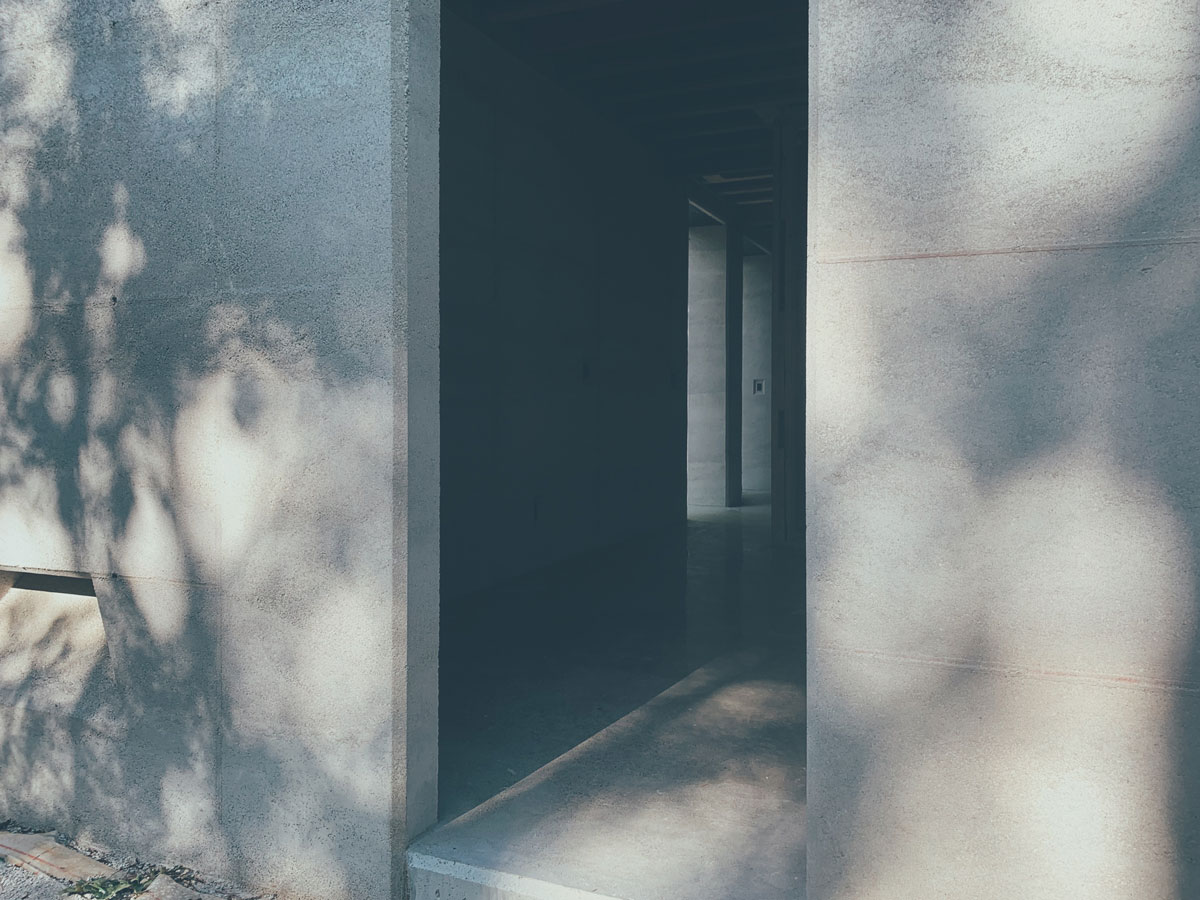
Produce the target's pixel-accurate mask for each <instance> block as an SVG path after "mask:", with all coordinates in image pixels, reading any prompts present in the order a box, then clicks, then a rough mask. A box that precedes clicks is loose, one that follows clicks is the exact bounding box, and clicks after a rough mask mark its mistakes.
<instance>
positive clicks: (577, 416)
mask: <svg viewBox="0 0 1200 900" xmlns="http://www.w3.org/2000/svg"><path fill="white" fill-rule="evenodd" d="M447 22H448V24H447V25H446V35H445V40H444V44H443V46H444V67H443V80H444V94H443V135H444V137H443V158H442V180H443V185H444V193H443V205H442V221H443V232H442V254H443V267H442V295H443V298H444V299H443V303H442V429H443V448H444V450H443V467H444V474H443V479H442V484H443V491H442V546H443V550H444V553H445V554H447V555H446V556H445V558H444V565H443V578H444V584H443V593H444V597H445V599H446V602H447V604H453V602H454V601H453V598H455V597H460V596H462V595H465V594H467V593H469V592H472V591H477V590H479V589H481V588H484V587H486V586H488V585H491V584H494V583H496V582H499V581H502V580H504V579H509V578H512V577H514V576H517V575H520V574H522V573H525V572H529V571H531V570H534V569H539V568H541V567H545V566H548V565H550V564H552V563H555V562H557V561H560V560H563V559H566V558H569V557H572V556H576V555H578V554H582V553H586V552H590V551H593V550H597V549H599V548H603V547H606V546H610V545H613V544H615V543H617V542H620V541H624V540H627V539H630V538H633V537H636V536H638V535H644V534H646V533H649V532H653V531H656V530H659V529H662V528H664V527H667V526H675V527H682V522H683V519H684V452H685V450H684V440H685V401H684V377H685V350H686V345H685V337H684V336H685V327H686V325H685V319H684V317H685V302H686V301H685V282H684V279H685V275H686V258H685V255H684V254H685V252H686V251H685V247H684V236H685V233H686V227H687V225H686V223H687V218H686V217H687V202H686V195H685V193H684V190H683V185H682V183H675V182H671V181H668V180H667V178H666V176H665V174H664V173H663V172H662V171H661V170H660V169H659V168H658V167H657V166H656V164H655V162H654V161H653V160H652V158H650V156H649V155H648V154H647V153H646V152H645V151H644V150H643V149H642V148H640V147H639V146H638V145H637V144H635V143H634V142H633V141H632V140H630V139H628V138H625V137H623V136H622V135H621V133H620V132H618V131H616V130H615V129H614V128H612V127H611V126H608V125H607V124H606V123H605V122H604V121H603V120H601V119H599V118H597V117H596V116H595V114H593V113H591V112H589V111H588V110H587V109H586V108H585V107H582V106H581V105H580V104H579V103H578V102H577V101H575V100H572V99H570V98H568V97H567V96H566V95H564V94H562V93H560V92H559V91H558V90H557V89H556V88H554V87H552V86H551V85H550V84H549V83H548V82H546V81H545V80H544V79H542V78H541V77H539V76H538V75H536V74H535V73H533V72H532V71H531V70H529V69H527V68H526V67H525V66H524V65H523V64H520V63H518V62H517V61H516V60H514V59H513V58H512V57H510V56H509V55H508V54H506V53H504V52H502V51H501V50H500V49H499V48H497V47H496V46H495V45H494V44H492V43H491V42H489V41H488V40H486V39H485V38H483V37H482V36H481V35H479V34H478V33H477V32H475V31H474V30H473V29H471V28H469V27H468V26H466V25H465V24H462V23H459V22H457V21H454V20H450V18H449V16H448V17H447ZM447 608H448V609H449V607H447Z"/></svg>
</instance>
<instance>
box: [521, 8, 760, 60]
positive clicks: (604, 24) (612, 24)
mask: <svg viewBox="0 0 1200 900" xmlns="http://www.w3.org/2000/svg"><path fill="white" fill-rule="evenodd" d="M590 12H597V10H584V11H583V12H582V13H581V14H580V15H579V17H578V18H577V19H576V20H575V21H573V22H572V23H571V27H570V28H565V27H564V26H563V25H562V23H556V24H554V25H550V24H549V23H539V21H538V20H537V19H532V20H529V21H528V22H527V23H526V26H525V27H524V28H522V31H523V32H524V33H525V37H526V38H527V39H528V40H529V41H530V43H532V44H535V45H539V46H542V47H547V48H550V47H553V48H554V53H555V55H558V56H566V57H568V60H567V61H568V63H569V62H570V60H569V56H570V54H571V53H573V52H577V51H580V50H587V49H589V48H603V52H604V53H605V55H607V56H616V55H618V53H619V52H620V51H619V50H617V49H615V48H617V47H620V45H622V44H628V43H631V42H637V41H640V40H643V39H647V38H661V37H663V36H666V35H683V34H692V33H703V32H705V31H713V32H716V33H717V34H716V35H715V39H717V40H719V33H720V32H721V31H723V30H725V29H728V28H730V27H738V26H745V27H747V28H748V29H752V28H753V27H754V26H756V25H757V26H763V25H770V23H772V22H774V21H776V20H778V19H780V14H779V12H778V10H777V9H775V8H773V7H772V6H770V5H765V6H764V4H762V3H759V4H757V5H756V4H754V3H749V4H747V3H743V4H740V5H732V4H730V3H728V0H719V2H718V0H692V4H691V8H690V9H688V11H687V15H685V16H681V15H680V11H679V9H678V8H677V7H676V6H675V5H674V4H671V3H663V4H655V3H645V4H642V5H639V6H638V13H637V14H636V15H634V14H631V15H612V14H607V11H603V10H602V11H600V12H602V13H605V14H601V15H588V13H590Z"/></svg>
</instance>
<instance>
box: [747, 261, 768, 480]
mask: <svg viewBox="0 0 1200 900" xmlns="http://www.w3.org/2000/svg"><path fill="white" fill-rule="evenodd" d="M756 379H757V380H761V381H762V382H763V383H764V384H763V392H762V393H761V394H755V393H754V382H755V380H756ZM742 489H743V490H744V491H747V492H751V493H763V492H769V491H770V490H771V258H770V257H769V256H763V255H759V256H747V257H746V259H745V262H744V263H743V265H742Z"/></svg>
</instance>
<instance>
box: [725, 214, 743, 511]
mask: <svg viewBox="0 0 1200 900" xmlns="http://www.w3.org/2000/svg"><path fill="white" fill-rule="evenodd" d="M725 505H726V506H741V505H742V231H741V229H740V228H737V227H734V226H726V228H725Z"/></svg>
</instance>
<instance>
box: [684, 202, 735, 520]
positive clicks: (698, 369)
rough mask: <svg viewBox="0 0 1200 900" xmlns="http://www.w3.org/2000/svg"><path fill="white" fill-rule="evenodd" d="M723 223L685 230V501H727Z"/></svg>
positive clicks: (719, 503) (707, 503)
mask: <svg viewBox="0 0 1200 900" xmlns="http://www.w3.org/2000/svg"><path fill="white" fill-rule="evenodd" d="M725 244H726V239H725V226H723V225H706V226H698V227H694V228H690V229H688V330H687V333H688V347H687V350H688V358H687V371H688V381H687V384H688V396H687V404H688V406H687V410H688V432H687V500H688V503H689V504H691V505H694V506H724V505H725V426H726V415H725V413H726V410H725V406H726V404H725V388H726V383H725V375H726V373H725V255H726V254H725Z"/></svg>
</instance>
